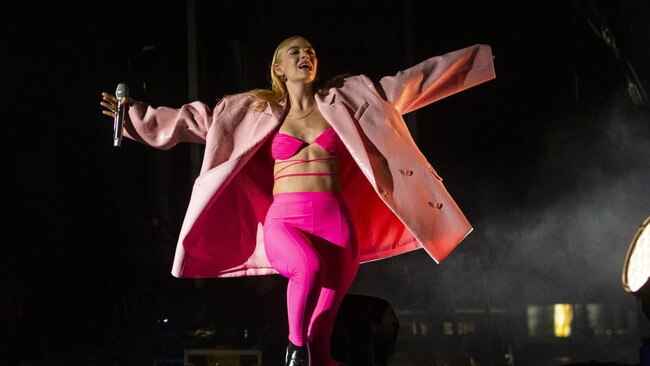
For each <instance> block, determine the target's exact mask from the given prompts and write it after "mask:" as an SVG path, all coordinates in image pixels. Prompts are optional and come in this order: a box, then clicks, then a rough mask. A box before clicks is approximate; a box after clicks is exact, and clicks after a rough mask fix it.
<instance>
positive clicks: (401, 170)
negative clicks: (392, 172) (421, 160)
mask: <svg viewBox="0 0 650 366" xmlns="http://www.w3.org/2000/svg"><path fill="white" fill-rule="evenodd" d="M399 171H400V172H401V173H402V174H404V175H406V176H409V177H410V176H411V175H413V171H412V170H408V169H400V170H399Z"/></svg>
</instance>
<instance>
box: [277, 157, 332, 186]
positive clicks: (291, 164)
mask: <svg viewBox="0 0 650 366" xmlns="http://www.w3.org/2000/svg"><path fill="white" fill-rule="evenodd" d="M333 159H334V157H333V156H328V157H324V158H316V159H291V160H282V161H276V162H275V164H283V163H289V164H287V165H286V166H284V167H282V168H281V169H279V170H278V171H277V172H275V175H273V179H274V180H278V179H280V178H285V177H295V176H308V175H334V173H330V172H317V173H291V174H283V175H278V174H280V172H281V171H283V170H285V169H287V168H289V167H292V166H294V165H297V164H304V163H311V162H313V161H325V160H333Z"/></svg>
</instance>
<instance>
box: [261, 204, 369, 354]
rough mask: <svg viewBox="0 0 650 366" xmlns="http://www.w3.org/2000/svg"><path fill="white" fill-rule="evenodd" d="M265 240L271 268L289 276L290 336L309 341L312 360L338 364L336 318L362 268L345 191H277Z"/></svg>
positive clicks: (293, 339)
mask: <svg viewBox="0 0 650 366" xmlns="http://www.w3.org/2000/svg"><path fill="white" fill-rule="evenodd" d="M264 245H265V247H266V254H267V256H268V258H269V260H270V262H271V264H272V265H273V268H275V269H276V270H277V271H278V272H280V274H282V275H283V276H285V277H287V278H288V279H289V283H288V285H287V313H288V320H289V340H290V341H291V343H293V344H295V345H297V346H302V345H304V344H305V342H307V343H308V344H309V349H310V352H311V358H312V365H318V366H328V365H338V363H335V362H334V361H332V360H331V359H330V340H331V338H332V332H333V329H334V321H335V320H336V313H337V311H338V309H339V306H340V305H341V302H342V301H343V297H344V296H345V294H346V293H347V291H348V289H349V288H350V285H351V284H352V281H353V280H354V277H355V276H356V274H357V269H358V268H359V250H358V240H357V233H356V230H355V228H354V224H353V222H352V220H351V217H350V213H349V211H348V208H347V206H346V205H345V202H344V201H343V200H342V197H341V195H340V194H339V193H338V192H331V191H328V192H290V193H279V194H276V195H274V197H273V203H272V204H271V207H270V208H269V211H268V213H267V215H266V220H265V222H264Z"/></svg>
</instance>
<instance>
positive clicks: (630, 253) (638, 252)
mask: <svg viewBox="0 0 650 366" xmlns="http://www.w3.org/2000/svg"><path fill="white" fill-rule="evenodd" d="M649 224H650V216H649V217H648V218H646V219H645V221H643V223H642V224H641V227H639V229H638V230H637V231H636V234H634V238H633V239H632V243H631V244H630V247H629V248H628V250H627V256H626V258H625V265H624V266H623V288H625V291H627V292H628V293H631V294H632V295H634V296H636V297H638V298H639V299H640V300H641V306H642V308H643V312H644V313H645V315H646V316H647V317H649V318H650V281H648V278H649V277H650V229H649V228H648V226H649Z"/></svg>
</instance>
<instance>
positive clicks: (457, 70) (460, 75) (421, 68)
mask: <svg viewBox="0 0 650 366" xmlns="http://www.w3.org/2000/svg"><path fill="white" fill-rule="evenodd" d="M493 58H494V57H493V56H492V49H491V48H490V46H488V45H482V44H477V45H473V46H470V47H467V48H463V49H461V50H458V51H453V52H449V53H447V54H444V55H442V56H436V57H432V58H430V59H428V60H425V61H423V62H421V63H419V64H417V65H415V66H413V67H410V68H408V69H406V70H403V71H400V72H398V73H397V74H395V75H394V76H386V77H384V78H382V79H381V80H380V81H379V83H380V85H381V87H382V89H383V92H384V95H385V96H386V99H387V100H388V102H390V103H391V104H392V105H393V106H394V107H395V108H396V109H397V110H398V111H399V112H400V113H401V114H406V113H409V112H411V111H414V110H416V109H418V108H422V107H424V106H426V105H427V104H430V103H433V102H435V101H437V100H440V99H442V98H445V97H447V96H449V95H452V94H455V93H458V92H460V91H463V90H465V89H468V88H471V87H473V86H475V85H478V84H481V83H484V82H486V81H489V80H492V79H494V78H495V77H496V75H495V72H494V62H493Z"/></svg>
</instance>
